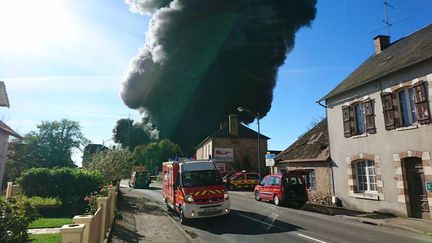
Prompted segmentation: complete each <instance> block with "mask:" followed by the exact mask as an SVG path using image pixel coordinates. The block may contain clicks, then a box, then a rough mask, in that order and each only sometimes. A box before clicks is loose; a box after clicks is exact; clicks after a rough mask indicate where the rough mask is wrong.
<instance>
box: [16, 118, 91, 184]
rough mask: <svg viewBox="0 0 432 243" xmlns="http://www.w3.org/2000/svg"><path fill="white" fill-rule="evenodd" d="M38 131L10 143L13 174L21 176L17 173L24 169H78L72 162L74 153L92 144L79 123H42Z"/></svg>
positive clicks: (63, 121)
mask: <svg viewBox="0 0 432 243" xmlns="http://www.w3.org/2000/svg"><path fill="white" fill-rule="evenodd" d="M37 128H38V131H32V132H30V133H28V134H26V135H25V136H24V138H23V139H22V140H20V141H18V140H15V141H13V142H12V143H11V146H10V147H9V161H8V162H9V163H8V164H9V165H10V166H11V167H10V168H11V169H14V174H16V175H18V176H19V174H20V172H18V171H16V170H15V169H16V168H22V167H25V168H32V167H48V168H51V167H75V166H76V165H75V164H74V163H73V161H72V158H71V156H72V152H73V150H75V149H80V148H81V147H82V146H83V145H85V144H87V143H88V142H89V140H88V139H86V138H85V137H84V135H83V134H82V132H81V127H80V125H79V122H77V121H70V120H67V119H63V120H61V121H52V122H42V123H41V124H39V125H37ZM23 165H24V166H23ZM11 176H12V177H14V176H15V175H12V174H11ZM12 179H13V178H12Z"/></svg>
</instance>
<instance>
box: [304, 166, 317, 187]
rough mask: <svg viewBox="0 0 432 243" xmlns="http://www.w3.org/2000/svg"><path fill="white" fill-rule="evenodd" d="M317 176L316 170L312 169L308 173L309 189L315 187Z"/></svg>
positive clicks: (307, 183)
mask: <svg viewBox="0 0 432 243" xmlns="http://www.w3.org/2000/svg"><path fill="white" fill-rule="evenodd" d="M315 183H316V176H315V170H312V171H311V172H309V173H308V174H307V175H306V187H307V188H308V189H315Z"/></svg>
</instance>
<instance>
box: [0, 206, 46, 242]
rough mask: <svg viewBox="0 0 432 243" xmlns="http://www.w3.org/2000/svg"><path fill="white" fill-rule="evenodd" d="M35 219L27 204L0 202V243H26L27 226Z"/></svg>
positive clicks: (33, 210) (35, 214) (34, 214)
mask: <svg viewBox="0 0 432 243" xmlns="http://www.w3.org/2000/svg"><path fill="white" fill-rule="evenodd" d="M37 218H38V214H37V212H36V209H35V208H34V207H32V206H31V205H30V203H29V202H26V201H16V200H15V199H9V200H7V201H3V200H0V242H27V241H28V234H27V228H28V225H29V224H30V223H31V222H33V221H34V220H36V219H37Z"/></svg>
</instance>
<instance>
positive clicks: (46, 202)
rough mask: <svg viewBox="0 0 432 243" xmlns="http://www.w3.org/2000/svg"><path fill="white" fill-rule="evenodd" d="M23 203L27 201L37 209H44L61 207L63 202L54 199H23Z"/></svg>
mask: <svg viewBox="0 0 432 243" xmlns="http://www.w3.org/2000/svg"><path fill="white" fill-rule="evenodd" d="M21 200H23V201H27V202H29V203H30V205H32V206H33V207H35V208H44V207H55V206H61V205H62V201H61V200H60V199H58V198H53V197H25V196H23V197H22V198H21Z"/></svg>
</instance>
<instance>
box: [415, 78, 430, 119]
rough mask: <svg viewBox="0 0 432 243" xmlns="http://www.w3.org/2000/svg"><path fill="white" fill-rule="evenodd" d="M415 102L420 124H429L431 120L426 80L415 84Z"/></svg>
mask: <svg viewBox="0 0 432 243" xmlns="http://www.w3.org/2000/svg"><path fill="white" fill-rule="evenodd" d="M414 103H415V107H416V114H417V121H418V122H419V123H420V124H428V123H430V122H431V116H430V112H429V102H428V99H427V94H426V85H425V82H423V81H422V82H418V83H416V84H414Z"/></svg>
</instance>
